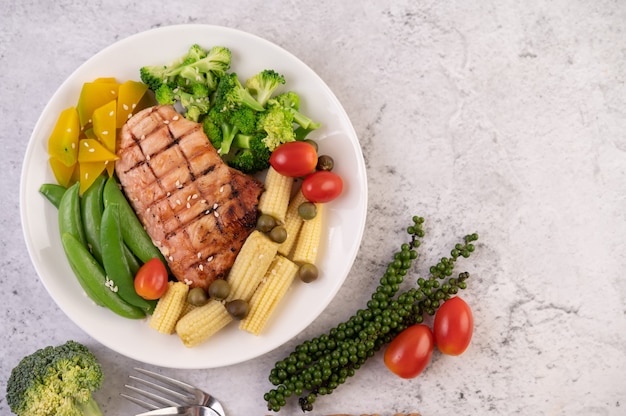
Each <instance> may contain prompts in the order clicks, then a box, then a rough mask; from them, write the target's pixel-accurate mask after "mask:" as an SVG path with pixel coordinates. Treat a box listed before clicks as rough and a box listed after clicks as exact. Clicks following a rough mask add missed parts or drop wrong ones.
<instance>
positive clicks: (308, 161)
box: [270, 141, 317, 178]
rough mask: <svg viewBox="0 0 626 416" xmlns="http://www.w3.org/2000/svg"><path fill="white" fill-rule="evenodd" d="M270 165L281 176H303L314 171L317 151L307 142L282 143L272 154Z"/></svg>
mask: <svg viewBox="0 0 626 416" xmlns="http://www.w3.org/2000/svg"><path fill="white" fill-rule="evenodd" d="M270 165H272V167H273V168H274V170H275V171H276V172H278V173H280V174H281V175H285V176H290V177H294V178H295V177H299V176H304V175H306V174H309V173H311V172H313V171H314V170H315V166H317V151H316V150H315V147H313V146H312V145H311V144H310V143H307V142H300V141H295V142H287V143H283V144H281V145H280V146H278V147H277V148H276V149H275V150H274V151H273V152H272V155H271V156H270Z"/></svg>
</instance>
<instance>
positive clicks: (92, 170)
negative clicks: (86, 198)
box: [78, 160, 108, 195]
mask: <svg viewBox="0 0 626 416" xmlns="http://www.w3.org/2000/svg"><path fill="white" fill-rule="evenodd" d="M107 163H108V162H107V161H106V160H105V161H99V162H80V163H79V164H78V171H79V173H80V177H79V182H80V194H81V195H82V194H83V193H84V192H85V191H86V190H87V189H89V187H90V186H91V184H93V183H94V182H95V180H96V179H97V178H98V176H100V175H101V174H102V172H103V171H104V169H105V167H106V165H107Z"/></svg>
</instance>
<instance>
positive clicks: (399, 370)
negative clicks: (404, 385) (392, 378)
mask: <svg viewBox="0 0 626 416" xmlns="http://www.w3.org/2000/svg"><path fill="white" fill-rule="evenodd" d="M433 349H434V338H433V333H432V331H431V330H430V328H429V327H428V326H427V325H424V324H416V325H412V326H410V327H408V328H407V329H405V330H404V331H402V332H400V333H399V334H398V335H397V336H396V337H395V338H394V339H393V340H392V341H391V343H390V344H389V346H388V347H387V349H386V350H385V356H384V362H385V365H386V366H387V368H388V369H389V370H391V372H393V373H394V374H396V375H397V376H399V377H402V378H413V377H417V376H418V375H419V374H420V373H421V372H422V371H423V370H424V368H426V366H427V365H428V363H429V362H430V357H431V356H432V354H433Z"/></svg>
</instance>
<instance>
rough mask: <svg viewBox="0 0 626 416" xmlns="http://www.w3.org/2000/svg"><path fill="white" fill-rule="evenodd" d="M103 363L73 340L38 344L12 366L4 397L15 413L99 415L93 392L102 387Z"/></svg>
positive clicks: (34, 415)
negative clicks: (35, 349) (46, 345)
mask: <svg viewBox="0 0 626 416" xmlns="http://www.w3.org/2000/svg"><path fill="white" fill-rule="evenodd" d="M102 381H103V373H102V367H101V365H100V363H99V362H98V360H97V358H96V356H95V355H93V353H92V352H91V351H89V349H88V348H87V347H86V346H85V345H83V344H80V343H78V342H76V341H67V342H66V343H64V344H62V345H59V346H48V347H45V348H41V349H39V350H37V351H35V352H33V353H31V354H29V355H27V356H25V357H24V358H22V360H21V361H20V362H19V363H18V364H17V365H16V366H15V368H13V370H11V375H10V376H9V379H8V381H7V391H6V400H7V403H8V405H9V407H10V408H11V411H12V412H13V413H15V414H16V415H18V416H50V415H77V416H80V415H83V416H102V411H101V410H100V407H99V406H98V403H97V402H96V401H95V399H94V397H93V395H92V394H93V392H95V391H97V390H99V389H100V387H102Z"/></svg>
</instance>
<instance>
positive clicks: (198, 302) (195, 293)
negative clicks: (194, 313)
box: [187, 287, 209, 306]
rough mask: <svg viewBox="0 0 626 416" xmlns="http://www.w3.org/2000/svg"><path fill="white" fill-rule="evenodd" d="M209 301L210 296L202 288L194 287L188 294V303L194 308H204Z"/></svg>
mask: <svg viewBox="0 0 626 416" xmlns="http://www.w3.org/2000/svg"><path fill="white" fill-rule="evenodd" d="M208 301H209V295H208V294H207V293H206V292H205V291H204V289H202V288H201V287H194V288H193V289H191V290H190V291H189V292H188V293H187V302H189V303H190V304H192V305H194V306H202V305H204V304H205V303H207V302H208Z"/></svg>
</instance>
